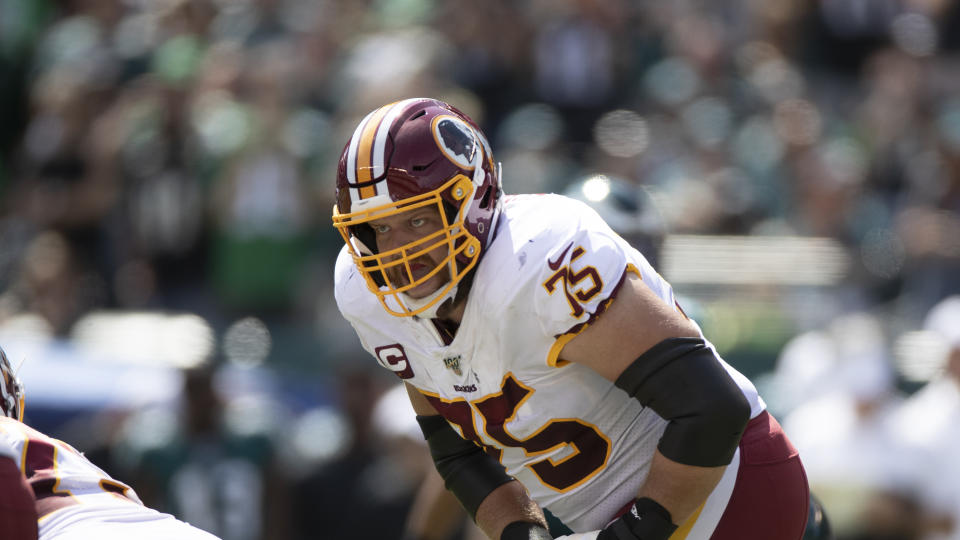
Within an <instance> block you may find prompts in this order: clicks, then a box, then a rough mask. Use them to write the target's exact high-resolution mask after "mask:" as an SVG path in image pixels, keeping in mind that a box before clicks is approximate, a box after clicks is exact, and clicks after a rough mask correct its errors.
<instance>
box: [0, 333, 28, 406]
mask: <svg viewBox="0 0 960 540" xmlns="http://www.w3.org/2000/svg"><path fill="white" fill-rule="evenodd" d="M0 379H2V381H0V382H2V383H3V384H0V409H2V412H3V415H4V416H7V417H9V418H16V419H17V420H23V384H22V383H21V382H20V379H18V378H17V375H16V373H14V371H13V367H12V366H11V365H10V360H9V359H8V358H7V353H6V352H4V350H3V349H2V348H0Z"/></svg>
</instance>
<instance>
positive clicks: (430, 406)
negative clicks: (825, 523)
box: [333, 99, 809, 540]
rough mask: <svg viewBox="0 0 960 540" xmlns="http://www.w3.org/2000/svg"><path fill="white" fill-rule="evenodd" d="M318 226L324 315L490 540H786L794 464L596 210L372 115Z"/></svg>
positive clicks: (429, 120)
mask: <svg viewBox="0 0 960 540" xmlns="http://www.w3.org/2000/svg"><path fill="white" fill-rule="evenodd" d="M333 221H334V225H335V227H336V228H337V229H338V230H339V231H340V232H341V234H342V235H343V238H344V240H345V242H346V246H345V247H344V248H343V250H342V251H341V254H340V257H339V259H338V261H337V270H336V297H337V304H338V306H339V308H340V310H341V312H342V313H343V315H344V317H345V318H346V319H347V320H349V321H350V323H351V324H352V325H353V327H354V328H355V330H356V331H357V333H358V335H359V338H360V341H361V343H362V344H363V346H364V348H365V349H366V350H367V351H368V352H370V353H371V354H372V355H374V356H375V357H376V359H377V360H378V361H379V362H380V364H381V365H383V366H384V367H386V368H387V369H390V370H391V371H393V372H394V373H395V374H396V375H397V376H399V377H400V378H401V379H403V380H404V382H405V383H406V384H407V389H408V394H409V397H410V400H411V402H412V404H413V408H414V410H415V411H416V412H417V414H418V418H417V420H418V422H419V423H420V425H421V429H422V430H423V432H424V436H425V438H426V440H427V443H428V445H429V447H430V451H431V455H432V457H433V459H434V463H435V465H436V467H437V469H438V471H439V472H440V474H441V476H442V477H443V478H444V481H445V484H446V487H447V488H448V489H449V490H450V491H451V492H453V493H454V494H455V495H456V496H457V498H458V499H459V500H460V502H461V504H462V505H463V506H464V508H466V510H467V511H468V512H469V514H470V515H471V517H473V519H474V520H475V521H476V522H477V524H478V525H479V526H480V527H481V528H482V529H483V530H484V532H485V533H486V534H487V535H488V536H489V537H490V538H500V539H502V540H511V539H515V538H517V539H519V538H522V539H524V540H530V539H540V538H544V539H545V538H552V536H551V535H550V533H549V532H548V530H547V528H546V526H547V523H546V520H545V519H544V515H543V512H542V510H541V508H542V507H543V508H548V509H549V510H550V511H551V512H552V513H553V514H554V515H555V516H557V518H559V519H560V520H561V521H562V522H563V523H564V524H566V525H567V526H568V527H570V528H571V529H572V530H573V531H576V532H577V533H579V534H574V535H571V536H569V537H570V538H578V539H587V538H591V539H592V538H597V539H600V540H613V539H616V540H631V539H643V540H665V539H667V538H670V537H673V538H687V539H691V540H692V539H704V540H705V539H708V538H713V539H716V540H725V539H738V540H739V539H743V538H778V539H781V538H782V539H790V538H794V539H799V538H801V536H802V535H803V531H804V525H805V523H806V521H807V515H808V508H809V490H808V487H807V482H806V477H805V475H804V471H803V467H802V465H801V463H800V458H799V455H798V454H797V452H796V450H795V449H794V447H793V445H792V444H791V443H790V442H789V440H787V438H786V436H785V435H784V433H783V431H782V430H781V429H780V426H779V424H778V423H777V421H776V420H775V419H774V418H773V417H772V416H770V415H769V414H768V413H767V412H766V410H765V409H766V407H765V404H764V402H763V400H762V399H761V398H760V397H759V395H758V394H757V392H756V389H755V388H754V386H753V384H752V383H751V382H750V381H749V380H748V379H747V378H746V377H744V376H743V375H741V374H740V373H739V372H737V371H736V370H735V369H733V368H732V367H731V366H729V365H728V364H726V363H725V362H724V361H723V360H722V359H720V358H719V355H718V354H717V353H716V351H715V350H714V348H713V346H712V345H711V344H710V343H709V342H707V341H706V340H705V338H704V336H703V335H702V334H701V332H700V329H699V327H698V326H697V324H696V323H695V322H693V321H692V320H690V319H688V318H687V317H686V315H684V313H683V312H682V311H681V310H680V308H679V306H678V305H677V303H676V299H675V298H674V295H673V291H672V288H671V287H670V285H669V284H668V283H666V282H665V281H664V280H663V278H661V277H660V276H659V275H658V274H657V272H656V271H655V270H654V269H653V267H652V266H651V265H650V263H649V262H648V261H647V259H646V258H645V257H644V255H643V254H642V253H641V252H640V251H638V250H636V249H635V248H634V247H632V246H630V244H629V243H627V242H626V241H625V240H624V239H623V238H621V237H620V236H618V235H617V234H616V233H614V231H613V230H612V229H611V228H610V226H609V225H608V224H607V223H605V222H604V221H603V219H601V218H600V216H599V215H598V214H597V213H596V212H595V211H593V210H592V209H590V208H589V207H588V206H587V205H584V204H583V203H581V202H578V201H575V200H573V199H570V198H568V197H563V196H558V195H516V196H504V195H503V193H502V190H501V185H500V170H499V165H498V164H497V163H496V162H495V161H494V159H493V155H492V152H491V149H490V146H489V143H488V142H487V140H486V138H485V136H484V135H483V134H482V132H481V131H480V130H479V128H478V127H477V126H476V125H475V124H474V123H473V121H472V120H471V119H469V118H468V117H466V116H465V115H464V114H463V113H461V112H460V111H459V110H457V109H455V108H453V107H452V106H450V105H448V104H446V103H443V102H440V101H436V100H432V99H407V100H403V101H399V102H395V103H391V104H389V105H386V106H384V107H381V108H378V109H376V110H374V111H372V112H371V113H370V114H368V115H367V116H366V117H365V118H364V119H363V120H362V121H361V122H360V124H359V125H358V126H357V128H356V130H355V131H354V134H353V136H352V137H351V139H350V141H349V142H348V143H347V145H346V146H345V148H344V150H343V153H342V155H341V158H340V164H339V170H338V174H337V205H336V207H335V209H334V216H333ZM481 258H482V260H481ZM371 293H372V294H371Z"/></svg>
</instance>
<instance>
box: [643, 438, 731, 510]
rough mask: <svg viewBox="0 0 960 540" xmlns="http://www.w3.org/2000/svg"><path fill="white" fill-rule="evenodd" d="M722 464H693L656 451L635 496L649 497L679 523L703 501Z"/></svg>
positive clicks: (723, 468)
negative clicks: (701, 465)
mask: <svg viewBox="0 0 960 540" xmlns="http://www.w3.org/2000/svg"><path fill="white" fill-rule="evenodd" d="M725 469H726V467H696V466H693V465H684V464H682V463H677V462H676V461H672V460H670V459H668V458H666V457H664V455H663V454H661V453H660V451H659V450H658V451H657V452H656V453H655V454H654V456H653V462H652V464H651V466H650V472H649V473H648V474H647V479H646V481H645V482H644V484H643V486H642V487H641V488H640V492H639V493H638V494H637V497H638V498H639V497H649V498H651V499H653V500H654V501H656V502H657V503H659V504H660V505H661V506H663V507H664V508H666V509H667V511H668V512H670V517H671V521H672V522H673V523H674V525H682V524H683V523H684V522H685V521H686V520H687V519H688V518H689V517H690V516H692V515H693V514H694V512H696V511H697V509H698V508H700V505H702V504H703V502H704V501H706V500H707V497H708V496H709V495H710V492H711V491H713V488H714V487H716V485H717V483H718V482H719V481H720V478H721V477H722V476H723V472H724V470H725Z"/></svg>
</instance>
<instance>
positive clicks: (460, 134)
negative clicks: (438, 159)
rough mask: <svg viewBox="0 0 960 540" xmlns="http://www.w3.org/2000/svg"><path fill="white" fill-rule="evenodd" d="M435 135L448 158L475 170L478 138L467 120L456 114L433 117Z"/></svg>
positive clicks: (464, 167) (462, 166)
mask: <svg viewBox="0 0 960 540" xmlns="http://www.w3.org/2000/svg"><path fill="white" fill-rule="evenodd" d="M433 137H434V139H436V141H437V146H439V147H440V150H441V151H443V155H445V156H447V159H449V160H450V161H452V162H454V163H455V164H457V165H458V166H459V167H461V168H463V169H467V170H473V163H474V156H475V153H476V151H477V139H476V136H475V135H474V133H473V129H471V128H470V126H468V125H467V123H466V122H464V121H463V120H460V119H459V118H456V117H454V116H447V115H442V116H438V117H436V118H434V119H433Z"/></svg>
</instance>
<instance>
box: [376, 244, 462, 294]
mask: <svg viewBox="0 0 960 540" xmlns="http://www.w3.org/2000/svg"><path fill="white" fill-rule="evenodd" d="M408 264H409V266H410V271H411V273H412V274H413V279H414V281H416V280H418V279H420V278H422V277H423V276H425V275H427V274H429V273H430V272H432V271H433V270H434V269H435V268H436V267H437V263H436V262H434V261H433V259H432V258H430V256H429V254H425V255H421V256H420V257H417V258H416V259H413V260H412V261H410V262H409V263H408ZM387 274H388V277H389V278H390V282H391V283H393V284H394V287H396V288H401V287H406V286H407V285H408V284H409V283H410V280H409V279H408V277H407V270H406V267H405V265H402V264H400V265H396V266H393V267H391V268H388V269H387ZM448 281H450V269H449V268H448V267H447V265H444V267H443V268H441V269H440V270H439V271H437V273H436V274H434V275H433V276H430V278H429V279H427V280H426V281H425V282H423V283H421V284H420V285H417V286H416V287H413V288H412V289H409V290H407V291H404V294H406V295H407V296H409V297H411V298H423V297H426V296H429V295H430V294H432V293H433V292H434V291H436V290H437V289H439V288H440V287H442V286H443V285H444V284H445V283H447V282H448Z"/></svg>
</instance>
